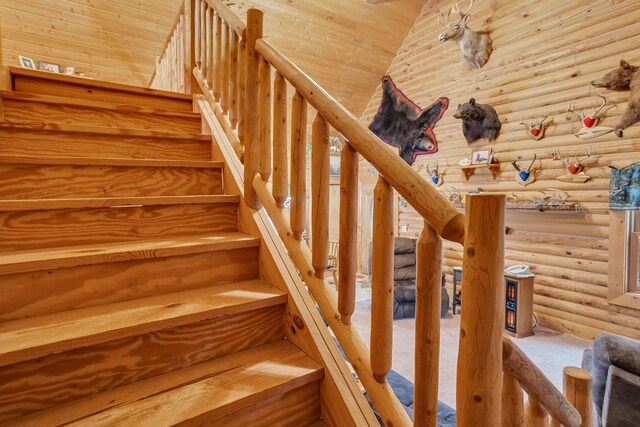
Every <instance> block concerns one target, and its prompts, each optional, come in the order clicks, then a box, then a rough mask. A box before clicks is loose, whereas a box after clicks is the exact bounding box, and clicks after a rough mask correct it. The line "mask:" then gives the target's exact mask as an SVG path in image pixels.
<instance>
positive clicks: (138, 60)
mask: <svg viewBox="0 0 640 427" xmlns="http://www.w3.org/2000/svg"><path fill="white" fill-rule="evenodd" d="M180 3H181V2H180V1H178V0H136V1H129V0H0V20H1V21H0V25H2V29H3V30H2V37H3V38H4V40H3V48H4V51H3V56H4V59H5V62H6V63H7V65H15V66H17V65H18V55H23V56H27V57H30V58H32V59H33V60H35V61H38V60H43V61H46V62H52V63H56V64H61V65H62V66H73V67H75V68H76V69H77V70H79V71H83V72H84V73H85V75H87V76H90V77H93V78H95V79H97V80H107V81H113V82H118V83H124V84H132V85H138V86H146V84H147V83H148V82H149V78H150V76H151V72H152V71H153V68H154V66H155V61H156V58H157V56H158V55H160V53H161V52H162V50H163V49H164V43H165V40H166V37H167V34H169V27H170V26H171V24H172V23H173V20H174V18H175V15H176V13H177V11H178V8H179V6H180Z"/></svg>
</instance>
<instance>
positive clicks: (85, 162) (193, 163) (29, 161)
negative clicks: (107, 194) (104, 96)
mask: <svg viewBox="0 0 640 427" xmlns="http://www.w3.org/2000/svg"><path fill="white" fill-rule="evenodd" d="M0 164H20V165H76V166H124V167H155V168H166V167H171V168H214V169H219V168H222V167H224V162H221V161H213V160H156V159H124V158H99V157H63V156H46V157H44V156H43V157H40V156H3V155H0Z"/></svg>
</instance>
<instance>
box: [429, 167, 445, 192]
mask: <svg viewBox="0 0 640 427" xmlns="http://www.w3.org/2000/svg"><path fill="white" fill-rule="evenodd" d="M426 167H427V172H428V173H429V175H431V182H432V183H433V185H435V186H436V187H440V186H441V185H442V183H443V182H444V181H443V178H442V173H440V166H439V165H438V162H436V163H435V169H433V170H432V169H430V168H429V163H427V165H426Z"/></svg>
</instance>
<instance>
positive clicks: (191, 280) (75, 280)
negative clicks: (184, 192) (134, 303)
mask: <svg viewBox="0 0 640 427" xmlns="http://www.w3.org/2000/svg"><path fill="white" fill-rule="evenodd" d="M114 261H118V260H117V259H115V260H114ZM258 273H259V271H258V249H257V248H243V249H233V250H226V251H220V252H205V253H200V254H190V255H182V256H172V257H165V258H150V259H134V260H128V261H120V262H105V263H101V264H94V265H83V266H79V267H71V268H58V269H54V270H41V271H33V272H26V273H16V274H8V275H0V294H2V295H11V296H12V297H11V298H0V321H9V320H17V319H22V318H26V317H35V316H40V315H45V314H52V313H57V312H63V311H66V310H72V309H76V308H82V307H93V306H97V305H101V304H108V303H113V302H119V301H127V300H132V299H136V298H145V297H151V296H154V295H160V294H168V293H171V292H178V291H185V290H189V289H196V288H203V287H206V286H212V285H216V284H223V283H230V282H237V281H242V280H251V279H256V278H258Z"/></svg>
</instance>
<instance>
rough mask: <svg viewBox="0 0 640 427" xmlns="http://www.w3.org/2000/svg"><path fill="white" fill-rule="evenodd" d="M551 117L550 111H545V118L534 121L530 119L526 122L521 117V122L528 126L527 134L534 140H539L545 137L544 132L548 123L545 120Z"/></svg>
mask: <svg viewBox="0 0 640 427" xmlns="http://www.w3.org/2000/svg"><path fill="white" fill-rule="evenodd" d="M548 118H549V113H545V116H544V118H543V119H540V120H538V119H536V120H534V121H530V122H528V123H525V122H523V121H522V117H520V124H521V125H523V126H526V128H527V136H528V137H529V138H530V139H533V140H534V141H539V140H541V139H542V138H544V132H545V131H546V130H547V126H548V123H547V124H545V121H547V119H548Z"/></svg>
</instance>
